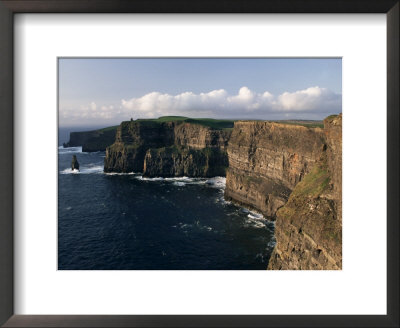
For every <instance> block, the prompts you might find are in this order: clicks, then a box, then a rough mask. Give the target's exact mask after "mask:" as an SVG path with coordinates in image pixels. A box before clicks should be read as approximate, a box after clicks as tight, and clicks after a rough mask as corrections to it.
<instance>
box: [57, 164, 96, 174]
mask: <svg viewBox="0 0 400 328" xmlns="http://www.w3.org/2000/svg"><path fill="white" fill-rule="evenodd" d="M60 173H61V174H99V173H103V165H91V164H89V165H88V166H82V167H80V169H79V170H71V169H70V168H67V169H64V170H62V171H60Z"/></svg>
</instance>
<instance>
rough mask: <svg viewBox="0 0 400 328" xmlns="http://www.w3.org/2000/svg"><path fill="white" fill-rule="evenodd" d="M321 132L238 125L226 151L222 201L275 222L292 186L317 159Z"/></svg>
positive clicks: (274, 125)
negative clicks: (252, 211) (226, 162)
mask: <svg viewBox="0 0 400 328" xmlns="http://www.w3.org/2000/svg"><path fill="white" fill-rule="evenodd" d="M323 147H324V134H323V131H322V129H320V128H308V127H304V126H299V125H289V124H282V123H272V122H261V121H248V122H246V121H239V122H235V126H234V129H233V132H232V135H231V138H230V140H229V144H228V147H227V152H228V157H229V169H228V171H227V179H226V189H225V198H226V199H228V200H233V201H234V202H236V203H240V204H243V205H245V206H248V207H251V208H254V209H256V210H258V211H260V212H262V213H263V214H264V215H266V216H267V217H269V218H274V217H275V213H276V211H277V209H278V208H280V207H281V206H283V205H284V204H285V203H286V201H287V199H288V197H289V194H290V193H291V191H292V190H293V188H294V186H295V185H296V184H297V183H298V182H299V181H301V180H302V179H303V177H304V176H305V175H306V174H307V173H308V172H309V171H310V170H311V168H312V167H313V166H314V164H315V163H316V162H317V160H318V159H319V157H320V155H321V152H322V150H323Z"/></svg>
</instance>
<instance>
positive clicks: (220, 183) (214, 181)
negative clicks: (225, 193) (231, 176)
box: [206, 177, 226, 189]
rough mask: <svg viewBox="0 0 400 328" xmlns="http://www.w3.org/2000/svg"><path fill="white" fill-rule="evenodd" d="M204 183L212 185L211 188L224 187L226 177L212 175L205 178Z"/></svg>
mask: <svg viewBox="0 0 400 328" xmlns="http://www.w3.org/2000/svg"><path fill="white" fill-rule="evenodd" d="M206 185H208V186H210V187H213V188H218V189H225V186H226V178H224V177H214V178H211V179H208V180H206Z"/></svg>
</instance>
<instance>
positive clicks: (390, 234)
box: [0, 0, 400, 327]
mask: <svg viewBox="0 0 400 328" xmlns="http://www.w3.org/2000/svg"><path fill="white" fill-rule="evenodd" d="M399 7H400V5H399V1H398V0H271V1H265V0H263V1H262V0H203V1H190V2H189V1H185V0H170V1H166V0H132V1H130V0H59V1H56V0H38V1H36V0H27V1H20V0H0V70H1V74H0V113H1V116H0V149H1V156H0V324H2V325H3V326H4V327H200V326H205V327H399V278H398V277H399V202H398V200H399V185H400V183H399V182H400V180H399V171H400V167H399V149H400V144H399V27H400V26H399ZM16 13H385V14H386V16H387V243H388V244H387V315H365V316H359V315H327V316H324V315H292V316H282V315H266V316H263V315H256V316H242V315H240V316H229V315H226V316H224V315H213V316H209V315H194V316H188V315H160V316H152V315H117V316H111V315H110V316H107V315H94V316H89V315H14V306H13V303H14V296H13V290H14V280H13V276H14V271H13V246H14V245H13V242H14V241H13V204H14V203H13V201H14V195H13V191H14V188H13V183H14V169H13V167H14V163H13V154H14V144H13V140H14V138H13V134H14V133H18V130H14V125H13V124H14V120H13V16H14V14H16ZM372 262H373V261H372ZM368 265H371V264H366V269H367V267H368ZM372 265H373V264H372ZM366 288H368V286H366Z"/></svg>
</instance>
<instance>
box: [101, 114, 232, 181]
mask: <svg viewBox="0 0 400 328" xmlns="http://www.w3.org/2000/svg"><path fill="white" fill-rule="evenodd" d="M229 136H230V131H229V130H223V129H213V128H210V127H207V126H202V125H199V124H194V123H187V122H157V121H145V120H143V121H140V120H139V121H131V122H122V123H121V125H120V126H119V128H118V130H117V134H116V139H115V143H114V144H113V145H111V146H110V147H108V148H107V150H106V158H105V162H104V171H105V172H143V174H144V175H145V176H162V177H170V176H183V175H187V176H195V177H210V176H216V175H225V170H226V166H227V164H228V161H227V155H226V152H225V148H226V145H227V143H228V139H229Z"/></svg>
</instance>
